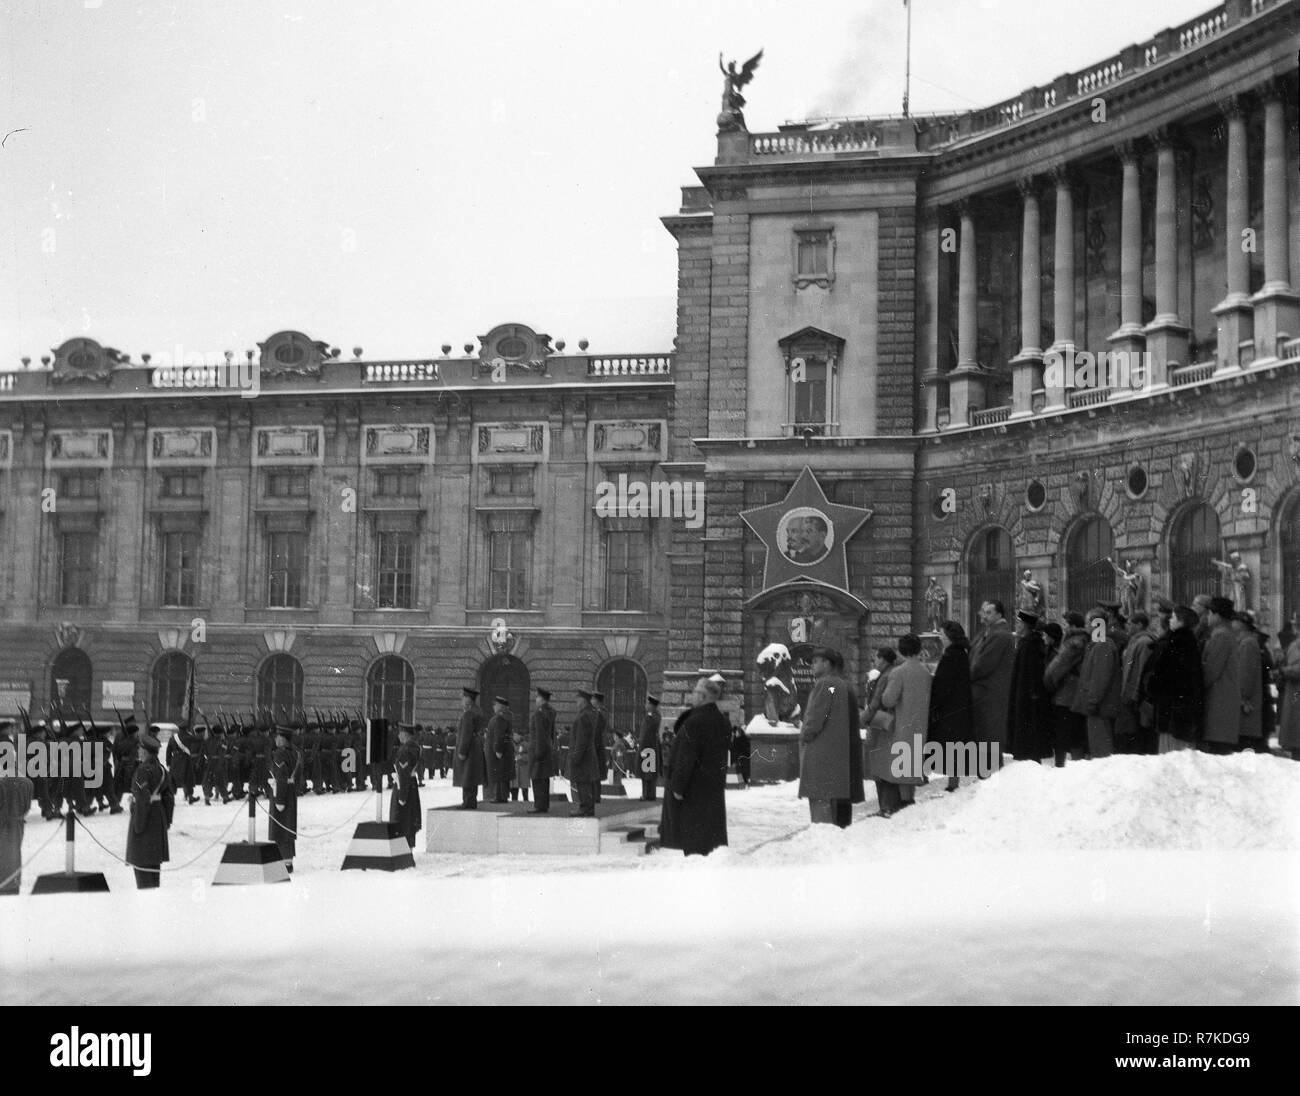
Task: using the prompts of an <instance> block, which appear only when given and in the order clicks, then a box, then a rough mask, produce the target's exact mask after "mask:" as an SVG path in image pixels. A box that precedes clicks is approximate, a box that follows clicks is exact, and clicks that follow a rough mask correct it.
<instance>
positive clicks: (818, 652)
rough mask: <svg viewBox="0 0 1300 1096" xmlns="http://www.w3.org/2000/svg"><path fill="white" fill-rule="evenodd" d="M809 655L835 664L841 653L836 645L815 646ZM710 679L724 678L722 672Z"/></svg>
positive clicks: (720, 679)
mask: <svg viewBox="0 0 1300 1096" xmlns="http://www.w3.org/2000/svg"><path fill="white" fill-rule="evenodd" d="M808 657H809V660H810V661H811V660H812V659H814V658H824V659H825V660H826V661H827V662H829V663H830V664H831V665H834V664H835V663H836V662H838V661H839V659H840V653H839V651H837V650H835V648H834V647H814V648H813V649H812V654H811V655H809V656H808ZM709 680H710V681H722V680H724V679H723V677H722V675H721V674H714V675H713V676H712V677H711V678H709Z"/></svg>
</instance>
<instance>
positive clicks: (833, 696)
mask: <svg viewBox="0 0 1300 1096" xmlns="http://www.w3.org/2000/svg"><path fill="white" fill-rule="evenodd" d="M811 661H812V672H813V686H812V689H811V691H810V692H809V694H808V707H807V711H806V713H805V714H804V719H803V727H802V729H801V731H800V734H799V739H800V742H801V743H802V746H803V756H802V758H801V760H800V765H799V798H800V799H807V800H808V813H809V817H810V818H811V820H812V821H813V822H830V823H834V824H836V825H839V826H841V827H842V826H847V825H848V824H849V823H850V822H851V821H852V804H853V803H860V802H862V799H863V795H864V793H863V791H862V762H861V758H862V739H861V735H860V733H859V729H858V718H857V717H858V713H857V711H856V707H857V698H856V697H855V696H854V695H853V690H852V689H850V688H849V686H848V683H847V682H846V681H845V680H844V678H842V677H841V676H840V675H839V673H838V672H837V667H838V666H841V665H843V663H841V662H840V660H839V653H838V652H837V651H834V650H831V649H830V648H829V647H818V648H816V649H814V651H813V653H812V660H811ZM854 754H856V755H857V760H856V764H855V759H854ZM855 773H856V776H857V779H856V781H855V780H854V775H855ZM844 804H847V806H844Z"/></svg>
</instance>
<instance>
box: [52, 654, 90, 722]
mask: <svg viewBox="0 0 1300 1096" xmlns="http://www.w3.org/2000/svg"><path fill="white" fill-rule="evenodd" d="M90 676H91V668H90V656H89V655H87V654H86V652H85V651H83V650H82V649H81V648H80V647H65V648H64V649H63V650H62V651H60V652H59V654H58V657H56V658H55V660H54V664H53V665H52V666H51V667H50V701H51V703H56V704H58V705H59V706H60V707H62V708H63V709H64V710H65V711H66V712H67V713H68V714H69V715H71V714H72V713H73V712H80V713H83V714H84V713H85V712H86V710H87V709H88V708H89V707H90Z"/></svg>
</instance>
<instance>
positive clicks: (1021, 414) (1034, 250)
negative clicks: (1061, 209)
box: [1011, 176, 1043, 419]
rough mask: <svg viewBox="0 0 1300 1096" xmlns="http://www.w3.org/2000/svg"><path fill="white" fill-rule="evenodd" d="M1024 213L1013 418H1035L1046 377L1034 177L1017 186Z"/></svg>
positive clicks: (1023, 180)
mask: <svg viewBox="0 0 1300 1096" xmlns="http://www.w3.org/2000/svg"><path fill="white" fill-rule="evenodd" d="M1016 186H1017V188H1018V189H1019V191H1020V198H1021V202H1022V203H1023V212H1022V215H1021V228H1020V352H1019V353H1018V354H1017V355H1016V356H1015V357H1014V358H1012V359H1011V418H1013V419H1021V418H1026V417H1028V416H1029V415H1032V414H1033V413H1034V412H1033V394H1034V389H1036V388H1038V387H1039V385H1040V384H1041V382H1042V376H1043V368H1042V367H1043V349H1042V347H1040V346H1039V345H1038V340H1039V338H1040V334H1039V332H1040V331H1041V330H1042V326H1043V322H1042V315H1041V308H1040V306H1039V295H1040V293H1041V292H1042V289H1041V286H1040V284H1039V283H1040V282H1041V281H1042V269H1041V265H1042V264H1041V263H1040V261H1039V252H1040V249H1041V247H1042V240H1041V239H1040V236H1041V230H1040V225H1039V220H1038V187H1037V183H1036V181H1035V179H1034V178H1033V176H1026V177H1025V178H1023V179H1021V180H1019V181H1018V182H1017V184H1016Z"/></svg>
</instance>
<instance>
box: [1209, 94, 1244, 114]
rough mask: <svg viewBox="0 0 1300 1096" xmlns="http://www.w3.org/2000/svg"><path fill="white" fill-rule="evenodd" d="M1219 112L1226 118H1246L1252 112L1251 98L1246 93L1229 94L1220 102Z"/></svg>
mask: <svg viewBox="0 0 1300 1096" xmlns="http://www.w3.org/2000/svg"><path fill="white" fill-rule="evenodd" d="M1217 105H1218V108H1219V113H1220V114H1222V115H1223V116H1224V117H1225V118H1228V119H1232V118H1246V117H1247V116H1249V114H1250V98H1249V96H1247V95H1245V94H1241V95H1229V96H1227V97H1226V98H1223V99H1220V100H1219V102H1218V104H1217Z"/></svg>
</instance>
